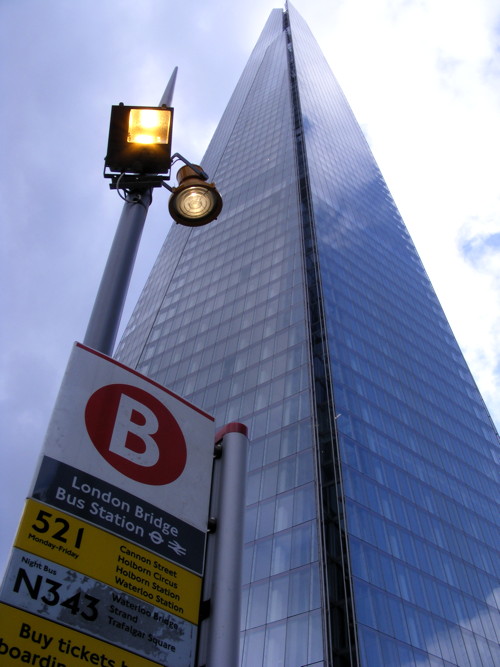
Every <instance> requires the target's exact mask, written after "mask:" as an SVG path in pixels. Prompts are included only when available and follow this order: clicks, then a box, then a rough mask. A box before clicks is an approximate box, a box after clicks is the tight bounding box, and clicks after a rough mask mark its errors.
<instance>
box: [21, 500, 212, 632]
mask: <svg viewBox="0 0 500 667" xmlns="http://www.w3.org/2000/svg"><path fill="white" fill-rule="evenodd" d="M14 545H15V546H16V547H18V548H20V549H23V550H24V551H29V552H30V553H32V554H36V555H38V556H40V557H42V558H46V559H47V560H51V561H53V562H55V563H58V564H60V565H64V566H65V567H67V568H69V569H72V570H76V571H78V572H81V573H82V574H86V575H88V576H90V577H92V578H94V579H98V580H99V581H102V582H103V583H105V584H108V585H109V586H112V587H113V588H118V589H120V590H123V591H125V592H127V593H130V594H131V595H134V596H135V597H138V598H141V599H142V600H146V601H147V602H150V603H151V604H154V605H155V606H157V607H160V608H162V609H165V610H167V611H169V612H170V613H171V614H174V615H176V616H179V617H181V618H184V619H186V620H187V621H189V622H191V623H195V624H197V623H198V615H199V608H200V599H201V584H202V580H201V577H198V576H196V575H195V574H192V573H191V572H188V571H187V570H184V569H183V568H180V567H178V566H177V565H174V564H173V563H171V562H170V561H167V560H165V559H163V558H160V557H159V556H156V555H155V554H153V553H151V552H150V551H147V550H145V549H141V547H138V546H136V545H135V544H131V543H130V542H126V541H125V540H123V539H121V538H119V537H116V536H115V535H112V534H111V533H108V532H106V531H105V530H102V529H100V528H97V527H95V526H93V525H91V524H88V523H85V522H84V521H80V520H79V519H76V518H75V517H72V516H69V515H67V514H64V513H62V512H60V511H58V510H56V509H54V508H52V507H49V506H47V505H43V504H41V503H38V502H36V501H34V500H28V501H27V503H26V507H25V510H24V514H23V517H22V520H21V524H20V526H19V530H18V533H17V536H16V540H15V543H14Z"/></svg>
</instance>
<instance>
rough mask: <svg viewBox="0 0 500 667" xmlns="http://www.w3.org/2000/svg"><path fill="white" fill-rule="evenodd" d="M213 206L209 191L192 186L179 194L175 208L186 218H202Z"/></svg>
mask: <svg viewBox="0 0 500 667" xmlns="http://www.w3.org/2000/svg"><path fill="white" fill-rule="evenodd" d="M214 204H215V197H214V194H213V193H212V192H211V190H209V189H207V188H206V187H203V186H192V187H190V188H186V190H183V191H182V192H179V193H178V195H177V197H176V200H175V207H176V208H177V210H178V211H179V213H181V215H183V216H184V217H186V218H202V217H203V216H205V215H207V214H208V213H209V212H210V211H211V210H212V208H213V207H214Z"/></svg>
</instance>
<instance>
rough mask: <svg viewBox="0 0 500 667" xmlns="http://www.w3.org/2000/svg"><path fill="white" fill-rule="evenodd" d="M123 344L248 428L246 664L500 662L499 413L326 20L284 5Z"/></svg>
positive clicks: (158, 376) (134, 357)
mask: <svg viewBox="0 0 500 667" xmlns="http://www.w3.org/2000/svg"><path fill="white" fill-rule="evenodd" d="M203 167H204V169H205V170H206V171H207V172H208V173H209V174H210V176H211V178H213V179H214V180H215V181H216V182H217V186H218V188H219V189H220V191H221V193H222V195H223V198H224V210H223V213H222V214H221V216H220V217H219V219H218V220H217V221H216V222H214V223H212V224H210V225H208V226H207V227H203V228H198V229H188V228H185V227H180V226H175V227H173V228H172V230H171V231H170V233H169V235H168V237H167V240H166V242H165V245H164V247H163V248H162V250H161V252H160V255H159V257H158V259H157V261H156V264H155V266H154V268H153V271H152V273H151V275H150V277H149V279H148V282H147V284H146V286H145V289H144V291H143V294H142V296H141V298H140V300H139V302H138V304H137V306H136V309H135V311H134V313H133V315H132V318H131V320H130V322H129V324H128V327H127V329H126V331H125V334H124V337H123V339H122V341H121V343H120V346H119V348H118V354H117V356H118V358H119V359H120V360H122V361H123V362H124V363H127V364H129V365H132V366H135V367H137V368H138V370H139V371H140V372H142V373H144V374H146V375H149V376H150V377H152V378H154V379H155V380H157V381H158V382H161V383H162V384H164V385H166V386H167V387H169V388H171V389H172V390H174V391H176V392H177V393H179V394H181V395H183V396H185V397H186V398H188V399H189V400H190V401H192V402H194V403H195V404H198V405H199V406H200V407H202V408H203V409H205V410H207V411H208V412H211V413H213V414H214V415H215V416H216V420H217V422H218V424H219V425H221V426H222V425H223V424H225V423H227V422H229V421H234V420H237V421H242V422H244V423H246V424H247V425H248V426H249V429H250V439H251V443H250V449H249V457H248V477H247V498H246V504H247V508H246V523H245V549H244V581H243V604H242V617H241V627H242V641H241V664H242V666H244V667H253V666H261V665H266V666H269V667H271V666H272V667H275V666H279V665H283V666H286V667H303V666H306V665H309V666H311V665H335V666H337V665H339V666H341V665H361V666H363V667H379V666H380V667H382V666H384V667H387V666H388V665H404V666H405V667H406V666H408V667H409V666H413V665H419V666H420V665H432V666H433V667H437V666H438V665H440V666H444V665H460V666H465V667H476V666H489V667H494V666H495V665H499V664H500V653H499V649H498V642H499V640H500V617H499V604H500V586H499V580H498V545H499V532H498V517H499V515H500V513H499V508H498V502H497V501H498V477H497V476H496V475H498V459H499V453H500V450H499V442H498V435H497V433H496V431H495V428H494V425H493V423H492V421H491V419H490V417H489V415H488V413H487V410H486V408H485V406H484V403H483V401H482V399H481V396H480V395H479V393H478V390H477V388H476V386H475V383H474V381H473V379H472V377H471V375H470V373H469V370H468V368H467V365H466V363H465V361H464V359H463V357H462V354H461V352H460V350H459V348H458V346H457V343H456V342H455V339H454V337H453V334H452V332H451V330H450V328H449V326H448V324H447V321H446V319H445V317H444V315H443V312H442V310H441V307H440V305H439V302H438V300H437V298H436V296H435V294H434V291H433V289H432V286H431V284H430V282H429V280H428V277H427V275H426V273H425V270H424V268H423V266H422V264H421V262H420V260H419V258H418V255H417V253H416V251H415V248H414V246H413V244H412V241H411V239H410V237H409V235H408V232H407V230H406V228H405V226H404V223H403V221H402V219H401V217H400V215H399V213H398V211H397V208H396V206H395V204H394V202H393V200H392V198H391V195H390V193H389V191H388V189H387V186H386V185H385V183H384V180H383V178H382V176H381V174H380V171H379V170H378V167H377V165H376V163H375V161H374V159H373V156H372V154H371V152H370V149H369V147H368V145H367V143H366V141H365V139H364V137H363V135H362V133H361V130H360V128H359V126H358V125H357V123H356V120H355V118H354V116H353V114H352V112H351V110H350V108H349V106H348V103H347V102H346V100H345V98H344V96H343V94H342V92H341V90H340V88H339V87H338V84H337V82H336V80H335V78H334V76H333V75H332V73H331V71H330V70H329V68H328V66H327V64H326V61H325V60H324V58H323V56H322V54H321V52H320V50H319V48H318V46H317V44H316V42H315V40H314V38H313V37H312V35H311V34H310V32H309V29H308V28H307V26H306V25H305V23H304V22H303V20H302V18H301V17H300V16H299V15H298V14H297V12H296V11H295V10H294V8H293V7H292V6H291V5H288V7H287V9H286V10H285V11H284V12H283V11H282V10H278V9H276V10H273V11H272V12H271V15H270V17H269V19H268V21H267V23H266V26H265V27H264V30H263V32H262V34H261V36H260V38H259V41H258V43H257V45H256V47H255V49H254V51H253V53H252V55H251V57H250V60H249V62H248V64H247V67H246V68H245V70H244V72H243V74H242V77H241V79H240V82H239V83H238V86H237V88H236V90H235V92H234V94H233V96H232V98H231V100H230V102H229V105H228V107H227V109H226V111H225V113H224V115H223V118H222V120H221V122H220V124H219V127H218V128H217V130H216V132H215V135H214V137H213V140H212V142H211V144H210V146H209V148H208V150H207V153H206V156H205V158H204V160H203Z"/></svg>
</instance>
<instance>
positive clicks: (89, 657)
mask: <svg viewBox="0 0 500 667" xmlns="http://www.w3.org/2000/svg"><path fill="white" fill-rule="evenodd" d="M0 619H1V626H0V664H1V665H2V667H3V666H4V665H5V666H8V665H15V666H16V667H18V665H19V664H27V665H38V667H80V666H82V667H83V665H86V666H88V665H101V666H102V667H152V666H153V665H157V664H158V663H156V662H151V660H145V659H144V658H141V657H140V656H138V655H136V654H134V653H129V651H124V650H122V649H120V648H117V647H116V646H111V645H110V644H108V643H106V642H103V641H100V640H99V639H94V638H93V637H89V636H88V635H84V634H81V633H80V632H76V631H75V630H70V629H69V628H65V627H63V626H62V625H59V624H57V623H52V622H51V621H47V620H45V619H44V618H40V617H39V616H33V615H32V614H28V613H27V612H25V611H21V610H20V609H15V608H14V607H9V606H8V605H4V604H1V603H0Z"/></svg>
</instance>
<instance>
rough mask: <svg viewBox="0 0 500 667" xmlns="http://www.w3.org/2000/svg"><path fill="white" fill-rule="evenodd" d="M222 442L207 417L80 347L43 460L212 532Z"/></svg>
mask: <svg viewBox="0 0 500 667" xmlns="http://www.w3.org/2000/svg"><path fill="white" fill-rule="evenodd" d="M214 437H215V426H214V420H213V418H212V417H210V416H209V415H207V414H206V413H205V412H203V411H201V410H199V409H198V408H196V407H194V406H193V405H191V404H189V403H188V402H186V401H185V400H184V399H182V398H180V397H178V396H176V395H175V394H173V393H172V392H170V391H168V390H167V389H165V388H164V387H162V386H161V385H159V384H157V383H155V382H153V381H152V380H150V379H148V378H146V377H145V376H143V375H140V374H139V373H137V372H135V371H133V370H132V369H130V368H127V367H126V366H123V365H122V364H120V363H119V362H117V361H115V360H114V359H111V358H109V357H106V356H104V355H102V354H100V353H99V352H96V351H94V350H91V349H89V348H86V347H85V346H83V345H81V344H80V343H76V344H75V346H74V348H73V352H72V354H71V358H70V361H69V364H68V369H67V371H66V374H65V377H64V379H63V383H62V386H61V390H60V393H59V396H58V399H57V402H56V406H55V409H54V412H53V415H52V419H51V422H50V424H49V428H48V432H47V437H46V440H45V445H44V451H43V453H44V455H45V457H50V458H52V459H54V460H56V461H60V462H62V463H63V464H67V465H68V466H71V468H74V469H77V470H79V471H82V472H83V473H87V474H89V475H91V476H93V477H95V478H98V479H102V480H105V481H106V482H108V483H110V484H112V485H114V486H115V487H118V488H119V489H121V490H123V491H124V492H126V493H128V494H131V495H132V496H134V497H136V498H139V499H142V500H144V501H145V502H146V503H149V504H150V505H152V506H154V507H157V508H159V509H161V510H163V511H166V512H168V513H169V514H172V515H174V516H175V517H177V518H179V519H181V520H182V521H185V522H187V523H188V524H190V525H191V526H193V527H195V528H198V529H199V530H202V531H205V530H206V526H207V519H208V504H209V498H210V485H211V471H212V462H213V446H214ZM75 484H80V487H81V482H79V481H78V480H77V481H76V482H75ZM88 486H89V488H88V489H87V487H84V489H85V491H86V492H87V493H88V494H92V493H93V490H92V488H91V486H90V485H88ZM80 490H81V489H80ZM94 493H95V494H96V496H97V495H98V493H99V491H98V490H95V491H94ZM141 518H143V519H145V520H146V521H147V520H150V521H151V522H153V521H154V517H141Z"/></svg>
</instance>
